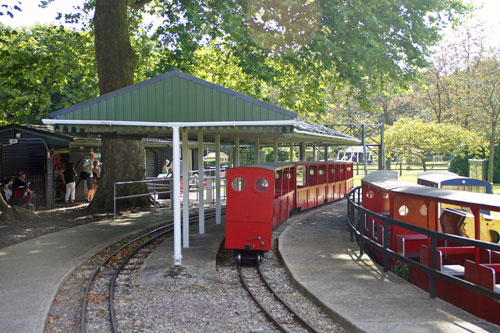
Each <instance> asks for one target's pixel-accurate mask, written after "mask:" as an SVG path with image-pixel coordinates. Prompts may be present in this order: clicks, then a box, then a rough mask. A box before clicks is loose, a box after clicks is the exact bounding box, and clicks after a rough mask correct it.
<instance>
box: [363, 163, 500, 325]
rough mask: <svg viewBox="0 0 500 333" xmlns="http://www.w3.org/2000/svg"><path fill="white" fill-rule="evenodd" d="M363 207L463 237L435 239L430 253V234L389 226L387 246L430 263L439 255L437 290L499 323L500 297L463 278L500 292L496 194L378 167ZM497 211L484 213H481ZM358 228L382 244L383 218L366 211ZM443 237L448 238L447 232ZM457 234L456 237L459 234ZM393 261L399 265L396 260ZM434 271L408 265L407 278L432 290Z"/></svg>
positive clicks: (367, 186)
mask: <svg viewBox="0 0 500 333" xmlns="http://www.w3.org/2000/svg"><path fill="white" fill-rule="evenodd" d="M361 193H362V206H363V207H364V208H365V209H367V210H369V211H372V212H374V213H377V214H379V215H381V216H385V217H389V218H392V219H395V220H398V221H401V222H405V223H407V224H410V225H413V226H418V227H421V228H425V229H429V230H432V231H435V232H438V233H439V234H450V235H454V236H460V237H463V238H471V239H475V240H478V241H479V240H480V242H472V241H467V240H464V241H463V244H462V243H460V242H459V241H458V240H455V238H453V239H454V240H453V241H450V240H445V239H441V238H437V239H435V240H434V241H435V242H436V243H435V249H436V250H435V252H434V253H433V254H431V248H432V247H431V238H430V236H429V235H430V234H429V233H427V234H425V233H422V232H417V231H412V230H410V229H407V228H404V227H400V226H395V225H389V226H388V227H387V228H388V230H387V231H388V244H387V247H388V248H389V249H390V250H392V251H393V252H394V253H396V254H398V255H400V256H402V257H405V258H408V259H410V260H412V261H416V262H418V263H420V264H422V265H424V266H427V267H432V265H431V259H430V258H431V256H432V255H434V258H436V267H435V269H436V270H437V271H439V272H441V273H444V274H446V276H452V277H455V278H457V279H458V282H456V281H455V282H453V281H451V280H450V279H447V278H442V277H438V278H437V279H436V289H435V290H436V295H437V296H438V297H440V298H442V299H444V300H446V301H448V302H450V303H453V304H455V305H457V306H460V307H462V308H464V309H466V310H468V311H469V312H471V313H473V314H475V315H477V316H479V317H481V318H485V319H487V320H489V321H491V322H493V323H496V324H500V315H499V313H500V302H499V301H498V299H494V298H491V297H488V296H485V295H484V294H480V293H478V292H475V291H472V290H469V289H466V288H464V287H462V286H461V285H460V282H461V281H464V282H467V283H472V284H475V285H476V286H481V287H484V288H486V289H489V290H491V291H494V292H496V293H500V247H499V246H498V245H497V244H498V243H500V241H499V237H498V232H499V229H498V226H499V223H498V222H499V219H498V212H500V201H499V200H498V196H497V195H493V194H486V193H472V192H465V191H457V190H448V189H441V188H433V187H427V186H422V185H418V184H414V183H406V182H402V181H399V180H397V173H396V172H391V171H384V172H374V173H372V174H369V175H368V176H366V177H365V178H363V179H362V191H361ZM490 211H491V212H497V215H496V216H495V214H491V215H489V214H485V213H483V212H490ZM358 228H359V229H358V230H359V231H360V232H361V233H362V234H364V235H365V236H366V237H367V238H369V239H371V240H372V241H374V242H376V243H378V244H380V245H384V241H383V239H384V238H383V234H384V224H383V222H382V220H381V218H380V217H379V218H377V217H376V216H370V215H366V216H365V218H364V220H360V224H359V226H358ZM443 238H444V237H443ZM457 239H458V238H457ZM368 250H369V251H370V252H371V253H372V254H373V255H374V256H375V257H376V258H377V259H378V261H379V262H382V258H383V254H382V251H381V250H380V249H379V248H376V247H375V246H374V245H368ZM390 264H395V260H392V262H390ZM429 279H430V275H429V274H428V273H427V272H425V271H423V270H421V269H419V268H418V266H412V265H409V277H408V280H409V281H410V282H411V283H413V284H415V285H417V286H419V287H420V288H422V289H424V290H430V282H429Z"/></svg>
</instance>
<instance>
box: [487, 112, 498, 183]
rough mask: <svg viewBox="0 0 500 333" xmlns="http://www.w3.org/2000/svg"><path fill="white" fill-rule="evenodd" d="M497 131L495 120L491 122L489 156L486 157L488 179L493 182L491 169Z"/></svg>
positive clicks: (492, 167) (492, 168)
mask: <svg viewBox="0 0 500 333" xmlns="http://www.w3.org/2000/svg"><path fill="white" fill-rule="evenodd" d="M496 132H497V122H496V121H492V122H491V133H490V157H489V159H488V181H489V182H490V183H493V171H495V170H494V167H495V141H496V140H495V139H496V135H495V134H496Z"/></svg>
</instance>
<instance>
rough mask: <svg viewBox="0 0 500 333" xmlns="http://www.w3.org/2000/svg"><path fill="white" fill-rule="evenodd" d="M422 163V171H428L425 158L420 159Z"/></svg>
mask: <svg viewBox="0 0 500 333" xmlns="http://www.w3.org/2000/svg"><path fill="white" fill-rule="evenodd" d="M420 161H422V169H424V171H427V165H426V164H425V156H424V157H420Z"/></svg>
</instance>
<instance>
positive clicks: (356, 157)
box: [337, 146, 374, 164]
mask: <svg viewBox="0 0 500 333" xmlns="http://www.w3.org/2000/svg"><path fill="white" fill-rule="evenodd" d="M366 156H367V159H366V162H367V163H368V164H372V163H373V162H374V155H373V153H371V152H370V151H369V150H368V149H367V150H366ZM337 160H339V161H348V162H354V163H357V162H359V163H364V161H365V159H364V154H363V146H350V147H347V148H346V149H345V150H340V151H339V153H338V154H337Z"/></svg>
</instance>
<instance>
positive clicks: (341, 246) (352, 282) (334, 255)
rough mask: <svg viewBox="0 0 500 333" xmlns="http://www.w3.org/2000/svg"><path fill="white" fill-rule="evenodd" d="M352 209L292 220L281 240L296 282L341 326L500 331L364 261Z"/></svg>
mask: <svg viewBox="0 0 500 333" xmlns="http://www.w3.org/2000/svg"><path fill="white" fill-rule="evenodd" d="M346 208H347V203H346V201H345V200H342V201H340V202H336V203H333V204H329V205H326V206H324V207H321V208H319V209H315V210H312V211H310V212H307V213H305V214H307V216H306V217H303V216H298V217H296V218H292V219H291V221H290V222H291V223H290V225H289V226H288V227H287V228H286V230H285V231H284V232H283V233H282V234H281V236H280V239H279V249H280V252H281V255H282V257H283V260H284V262H285V264H286V266H287V268H288V270H289V271H290V272H291V274H292V275H293V278H294V280H295V281H296V283H297V284H298V285H300V286H301V288H302V289H303V290H304V291H306V292H307V293H308V294H309V295H310V296H311V297H312V298H313V299H315V300H316V301H317V302H318V303H320V304H322V305H323V306H324V307H325V308H326V309H328V311H329V312H330V313H331V314H332V315H333V316H335V317H336V318H337V319H338V320H339V321H340V322H341V323H343V324H344V325H345V326H346V327H348V328H351V329H352V330H353V331H362V332H384V333H387V332H395V333H396V332H398V333H399V332H447V333H448V332H500V327H499V326H497V325H494V324H491V323H488V322H486V321H484V320H482V319H480V318H478V317H475V316H473V315H471V314H469V313H468V312H465V311H463V310H461V309H459V308H457V307H455V306H453V305H451V304H449V303H447V302H444V301H442V300H440V299H431V298H430V297H429V294H428V293H427V292H425V291H423V290H421V289H419V288H417V287H415V286H414V285H412V284H410V283H408V282H406V281H404V280H402V279H400V278H398V277H397V276H395V275H394V274H392V273H384V272H383V269H382V268H381V267H380V266H378V265H376V264H374V263H373V262H372V260H371V259H370V258H369V257H368V256H367V255H366V254H365V255H363V256H362V257H360V256H359V249H358V247H357V244H356V242H350V241H349V233H348V232H347V231H346V230H347V229H346V228H347V227H346ZM499 315H500V314H499Z"/></svg>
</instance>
